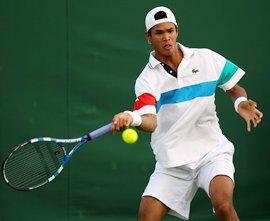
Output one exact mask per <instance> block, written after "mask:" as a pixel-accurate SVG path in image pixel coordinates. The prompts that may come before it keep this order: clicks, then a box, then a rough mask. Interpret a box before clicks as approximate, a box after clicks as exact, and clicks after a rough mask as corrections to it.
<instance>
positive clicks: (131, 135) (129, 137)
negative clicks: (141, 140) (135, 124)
mask: <svg viewBox="0 0 270 221" xmlns="http://www.w3.org/2000/svg"><path fill="white" fill-rule="evenodd" d="M122 139H123V141H125V142H126V143H128V144H133V143H135V142H136V141H137V140H138V134H137V132H136V130H134V129H131V128H129V129H125V130H124V131H123V133H122Z"/></svg>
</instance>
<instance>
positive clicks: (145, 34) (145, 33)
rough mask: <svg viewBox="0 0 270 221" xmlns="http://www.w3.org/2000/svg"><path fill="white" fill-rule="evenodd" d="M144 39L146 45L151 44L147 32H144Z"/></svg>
mask: <svg viewBox="0 0 270 221" xmlns="http://www.w3.org/2000/svg"><path fill="white" fill-rule="evenodd" d="M144 37H145V39H146V40H147V42H148V44H152V43H151V40H150V38H151V36H150V35H149V33H148V32H147V31H146V32H144Z"/></svg>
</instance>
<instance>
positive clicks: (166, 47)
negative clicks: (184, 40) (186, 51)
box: [163, 44, 172, 50]
mask: <svg viewBox="0 0 270 221" xmlns="http://www.w3.org/2000/svg"><path fill="white" fill-rule="evenodd" d="M163 48H164V49H165V50H170V49H171V48H172V44H165V45H164V46H163Z"/></svg>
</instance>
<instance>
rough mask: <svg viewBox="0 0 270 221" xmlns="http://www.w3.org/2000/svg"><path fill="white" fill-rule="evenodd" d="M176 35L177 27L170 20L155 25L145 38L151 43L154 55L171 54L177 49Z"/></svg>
mask: <svg viewBox="0 0 270 221" xmlns="http://www.w3.org/2000/svg"><path fill="white" fill-rule="evenodd" d="M177 37H178V29H177V28H176V26H175V25H174V24H173V23H171V22H165V23H161V24H158V25H155V26H154V27H152V29H151V35H149V34H148V33H147V38H148V40H149V41H150V42H151V43H152V45H153V47H154V49H155V52H156V56H171V55H172V54H173V52H174V51H175V50H177V46H176V40H177Z"/></svg>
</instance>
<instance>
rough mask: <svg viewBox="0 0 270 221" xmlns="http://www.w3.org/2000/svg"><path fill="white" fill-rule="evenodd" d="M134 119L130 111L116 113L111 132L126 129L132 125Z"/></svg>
mask: <svg viewBox="0 0 270 221" xmlns="http://www.w3.org/2000/svg"><path fill="white" fill-rule="evenodd" d="M132 121H133V119H132V116H130V114H128V113H124V112H121V113H119V114H116V115H115V116H114V117H113V119H112V128H111V133H115V132H119V131H123V130H125V129H126V128H128V127H129V126H130V125H131V123H132Z"/></svg>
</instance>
